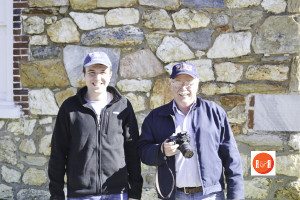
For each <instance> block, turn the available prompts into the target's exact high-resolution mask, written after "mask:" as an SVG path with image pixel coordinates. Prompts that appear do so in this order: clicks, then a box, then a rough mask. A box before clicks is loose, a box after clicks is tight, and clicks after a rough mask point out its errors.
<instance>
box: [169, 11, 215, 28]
mask: <svg viewBox="0 0 300 200" xmlns="http://www.w3.org/2000/svg"><path fill="white" fill-rule="evenodd" d="M172 18H173V20H174V24H175V27H176V29H179V30H190V29H195V28H201V27H207V25H208V24H209V23H210V18H209V16H208V15H207V13H205V12H199V11H196V10H190V9H181V10H180V11H179V12H176V13H174V14H172Z"/></svg>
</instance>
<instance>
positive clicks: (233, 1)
mask: <svg viewBox="0 0 300 200" xmlns="http://www.w3.org/2000/svg"><path fill="white" fill-rule="evenodd" d="M261 1H262V0H227V7H228V8H247V7H249V6H259V4H260V3H261Z"/></svg>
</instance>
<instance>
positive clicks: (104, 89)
mask: <svg viewBox="0 0 300 200" xmlns="http://www.w3.org/2000/svg"><path fill="white" fill-rule="evenodd" d="M83 75H84V79H85V83H86V86H85V87H83V88H81V89H80V90H79V91H78V93H77V94H76V95H75V96H73V97H70V98H68V99H67V100H66V101H65V102H64V103H63V104H62V106H61V107H60V109H59V112H58V115H57V119H56V124H55V128H54V132H53V136H52V142H51V156H50V160H49V179H50V184H49V190H50V193H51V198H50V199H51V200H54V199H55V200H63V199H65V194H64V191H63V188H64V175H65V174H66V175H67V192H68V194H67V196H68V200H127V199H129V200H133V199H140V197H141V193H142V184H143V179H142V176H141V163H140V158H139V156H138V154H137V152H136V142H137V139H138V136H139V133H138V126H137V121H136V118H135V114H134V112H133V109H132V106H131V104H130V102H129V101H128V100H127V99H126V98H124V97H123V96H121V94H120V93H119V92H118V91H117V90H116V89H115V88H114V87H112V86H108V84H109V82H110V79H111V77H112V64H111V62H110V59H109V57H108V56H107V55H106V54H105V53H104V52H93V53H89V54H88V55H87V56H86V58H85V60H84V64H83Z"/></svg>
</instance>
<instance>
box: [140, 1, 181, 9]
mask: <svg viewBox="0 0 300 200" xmlns="http://www.w3.org/2000/svg"><path fill="white" fill-rule="evenodd" d="M139 3H140V5H143V6H151V7H155V8H163V9H166V10H177V9H178V8H179V6H180V0H164V1H161V0H139Z"/></svg>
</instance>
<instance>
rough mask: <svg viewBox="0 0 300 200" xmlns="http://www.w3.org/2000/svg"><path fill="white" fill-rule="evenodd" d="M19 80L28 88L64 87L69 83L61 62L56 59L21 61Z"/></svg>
mask: <svg viewBox="0 0 300 200" xmlns="http://www.w3.org/2000/svg"><path fill="white" fill-rule="evenodd" d="M21 82H22V84H23V86H24V87H29V88H42V87H48V88H57V87H61V88H64V87H67V86H68V85H69V80H68V77H67V73H66V71H65V68H64V66H63V63H62V62H61V61H60V60H56V59H55V60H52V59H51V60H43V61H34V62H28V63H23V64H22V65H21Z"/></svg>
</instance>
